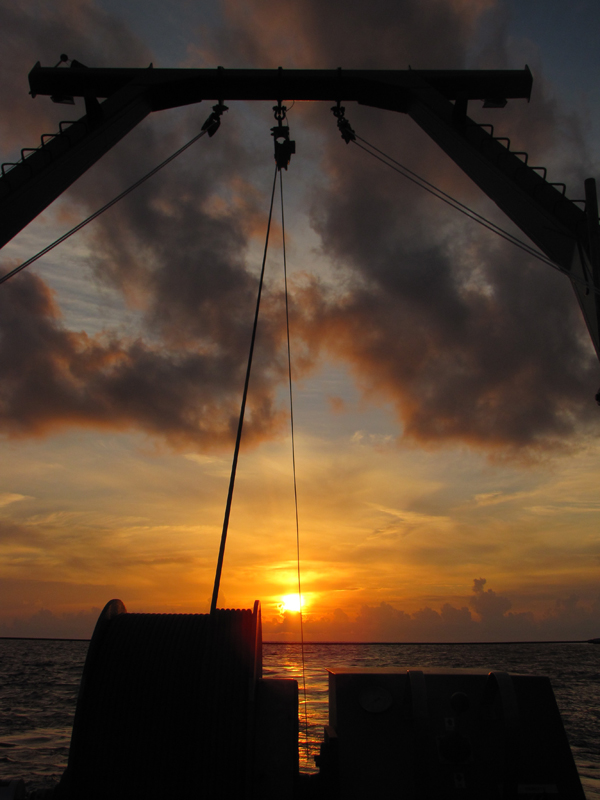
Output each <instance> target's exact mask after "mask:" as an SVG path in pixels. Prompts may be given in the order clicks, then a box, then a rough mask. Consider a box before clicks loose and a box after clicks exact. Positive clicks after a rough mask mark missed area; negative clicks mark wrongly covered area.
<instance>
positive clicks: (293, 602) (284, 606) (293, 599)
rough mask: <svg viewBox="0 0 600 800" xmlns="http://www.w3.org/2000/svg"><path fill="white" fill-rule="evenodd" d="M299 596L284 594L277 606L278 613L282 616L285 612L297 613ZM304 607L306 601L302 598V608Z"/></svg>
mask: <svg viewBox="0 0 600 800" xmlns="http://www.w3.org/2000/svg"><path fill="white" fill-rule="evenodd" d="M300 605H301V604H300V595H298V594H286V595H283V597H282V598H281V601H280V603H279V605H278V607H279V612H280V613H281V614H284V613H285V612H286V611H293V612H295V613H298V611H300ZM305 605H306V599H305V598H304V597H303V598H302V608H304V606H305Z"/></svg>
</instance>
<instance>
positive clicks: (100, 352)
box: [0, 274, 278, 447]
mask: <svg viewBox="0 0 600 800" xmlns="http://www.w3.org/2000/svg"><path fill="white" fill-rule="evenodd" d="M2 288H3V291H2V292H1V293H0V326H1V327H0V371H1V373H2V376H3V380H2V384H1V387H0V429H1V430H2V431H3V432H4V433H5V434H7V435H9V436H13V437H19V436H26V435H32V434H33V435H42V434H45V433H48V432H50V431H53V430H56V428H57V427H64V426H72V425H83V426H89V425H96V426H107V427H112V428H117V429H119V428H128V427H137V428H139V429H141V430H143V431H146V432H148V433H151V434H158V435H162V436H164V437H166V438H167V439H168V440H169V441H170V442H171V443H172V444H173V445H175V446H177V445H181V444H188V443H189V442H194V441H195V442H197V443H198V444H199V445H203V446H207V447H210V446H214V445H218V444H223V443H225V442H227V443H228V442H230V441H231V438H232V436H233V435H234V432H235V429H236V424H237V416H238V413H239V397H240V390H241V386H242V384H243V364H241V363H240V361H239V360H238V359H237V358H236V354H235V353H232V352H231V351H229V352H228V351H227V349H226V348H225V347H221V348H215V349H214V350H213V351H211V350H210V348H206V350H205V351H202V350H200V349H198V347H195V348H182V347H178V348H177V349H169V348H168V347H167V346H166V345H164V344H162V343H157V344H155V345H152V344H150V343H145V342H143V341H141V340H134V341H120V340H117V339H111V338H110V337H102V336H99V337H95V338H91V337H88V336H87V335H86V334H84V333H73V332H72V331H69V330H66V329H65V328H64V327H63V326H62V324H61V321H60V315H59V312H58V309H57V308H56V306H55V304H54V302H53V299H52V296H51V295H50V292H49V290H48V289H47V288H46V287H45V285H44V284H43V282H42V281H41V280H40V279H39V278H37V277H35V276H34V275H33V274H27V275H25V274H21V275H19V276H17V277H16V278H15V279H13V280H12V281H10V282H9V283H7V284H6V285H5V286H3V287H2ZM272 393H273V388H272V385H271V384H268V383H265V384H264V385H263V384H261V382H260V381H256V382H255V384H254V387H253V397H252V401H251V406H250V415H249V420H248V426H247V429H246V430H247V434H248V441H252V439H253V438H255V437H257V436H262V435H265V432H267V431H268V432H272V430H273V428H274V426H275V427H276V424H277V419H278V418H277V411H276V409H275V406H274V399H273V395H272Z"/></svg>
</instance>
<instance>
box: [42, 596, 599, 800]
mask: <svg viewBox="0 0 600 800" xmlns="http://www.w3.org/2000/svg"><path fill="white" fill-rule="evenodd" d="M261 653H262V637H261V617H260V605H259V603H258V602H256V603H255V604H254V609H253V610H252V611H243V610H242V611H240V610H235V611H233V610H218V611H217V612H215V613H213V614H128V613H127V612H126V610H125V607H124V605H123V603H121V601H119V600H112V601H111V602H110V603H108V605H107V606H106V607H105V609H104V611H103V612H102V614H101V616H100V619H99V620H98V624H97V626H96V630H95V631H94V635H93V637H92V640H91V642H90V647H89V651H88V656H87V660H86V663H85V668H84V672H83V678H82V682H81V689H80V693H79V700H78V704H77V711H76V715H75V722H74V725H73V736H72V741H71V748H70V753H69V762H68V768H67V770H66V772H65V774H64V776H63V779H62V781H61V784H60V787H59V789H58V790H57V792H56V794H55V797H56V798H57V800H59V798H60V800H63V798H64V800H100V798H102V800H107V798H110V800H125V799H126V798H127V800H132V799H133V800H136V799H137V798H139V799H140V800H159V798H160V800H163V798H167V797H168V798H174V799H175V798H188V797H189V798H206V799H207V800H230V799H231V800H294V798H296V799H297V800H309V798H323V800H355V799H356V800H364V798H371V797H372V798H401V800H418V799H421V800H445V799H446V798H465V800H466V799H467V798H468V799H469V800H488V799H489V800H492V798H494V799H495V798H520V797H521V796H527V797H531V798H535V797H546V796H549V797H552V798H556V800H560V798H563V800H566V799H567V798H568V800H584V794H583V791H582V788H581V784H580V782H579V777H578V774H577V770H576V768H575V764H574V762H573V758H572V755H571V751H570V749H569V745H568V742H567V738H566V735H565V732H564V729H563V726H562V722H561V719H560V715H559V712H558V709H557V706H556V702H555V700H554V695H553V693H552V689H551V686H550V682H549V680H548V679H547V678H541V677H532V676H526V675H512V676H511V675H508V674H506V673H503V672H490V673H489V674H487V673H485V672H481V671H476V670H452V669H449V670H432V669H406V668H404V669H365V670H360V669H335V670H330V673H329V725H328V726H327V727H326V728H325V736H324V741H323V744H322V746H321V755H320V757H318V759H317V763H318V765H319V767H320V771H319V773H318V774H316V775H311V776H308V775H304V776H300V774H299V763H298V687H297V683H296V681H294V680H274V679H264V678H262V676H261Z"/></svg>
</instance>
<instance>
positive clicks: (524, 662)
mask: <svg viewBox="0 0 600 800" xmlns="http://www.w3.org/2000/svg"><path fill="white" fill-rule="evenodd" d="M86 652H87V642H65V641H44V640H23V639H22V640H9V639H4V640H0V779H13V778H24V779H25V780H26V782H27V788H28V789H29V790H32V789H38V788H49V787H51V786H53V785H54V784H55V783H56V782H57V781H58V780H59V778H60V775H61V774H62V771H63V770H64V768H65V765H66V762H67V757H68V752H69V741H70V735H71V725H72V721H73V714H74V712H75V704H76V701H77V693H78V689H79V680H80V677H81V671H82V669H83V663H84V660H85V655H86ZM305 664H306V705H305V704H304V697H303V690H302V656H301V650H300V646H299V645H297V644H268V643H267V644H265V645H264V658H263V666H264V669H263V674H264V677H265V678H275V677H281V678H295V679H296V680H298V682H299V686H300V729H301V734H300V752H301V758H300V766H301V770H302V771H304V772H308V771H313V770H314V761H313V757H314V755H316V753H317V752H318V747H319V742H320V741H321V739H322V731H323V726H324V725H326V724H327V721H328V696H327V695H328V678H327V672H326V670H327V667H397V668H399V669H403V668H406V667H416V666H423V667H478V668H482V669H500V670H505V671H507V672H522V673H530V674H538V675H548V676H549V677H550V679H551V681H552V686H553V689H554V693H555V695H556V699H557V702H558V706H559V708H560V710H561V714H562V718H563V722H564V725H565V729H566V731H567V735H568V737H569V742H570V744H571V749H572V751H573V755H574V758H575V762H576V764H577V768H578V770H579V775H580V777H581V781H582V784H583V787H584V791H585V793H586V797H587V799H588V800H595V799H596V798H600V646H596V645H587V644H488V645H441V644H440V645H403V644H384V645H381V644H379V645H378V644H370V645H364V644H329V645H328V644H308V645H306V646H305ZM305 712H306V714H305ZM305 719H306V720H307V722H308V726H307V729H308V740H307V738H306V734H305V730H306V729H305Z"/></svg>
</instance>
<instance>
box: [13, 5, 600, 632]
mask: <svg viewBox="0 0 600 800" xmlns="http://www.w3.org/2000/svg"><path fill="white" fill-rule="evenodd" d="M599 24H600V7H598V5H597V4H596V3H595V2H593V0H575V2H572V3H569V4H565V3H563V2H558V1H557V0H528V2H526V3H523V2H517V1H516V0H425V1H424V0H393V2H392V0H371V1H370V2H369V3H365V2H358V0H344V2H342V0H329V2H327V3H326V4H325V3H322V2H318V0H295V2H290V0H280V2H277V3H274V2H272V0H244V2H243V3H242V2H239V0H208V1H207V2H204V3H202V4H199V3H193V2H191V0H174V1H173V2H170V3H169V4H168V5H167V4H165V3H161V2H158V0H145V1H144V2H143V3H142V2H138V1H137V0H121V1H120V2H118V3H117V2H116V1H115V0H55V1H54V2H50V3H48V2H45V3H41V2H39V0H23V2H22V3H20V4H19V5H18V6H16V5H15V4H14V3H9V2H8V0H0V26H1V28H2V30H3V48H2V55H1V56H0V58H1V60H2V71H3V80H2V82H1V83H0V103H1V105H2V108H3V112H4V113H3V115H2V118H1V119H0V151H1V156H2V161H3V162H4V161H9V162H10V161H14V160H16V158H17V157H18V155H19V150H20V149H21V148H22V147H29V146H33V145H34V144H35V143H36V142H37V141H39V137H40V135H41V134H42V133H47V132H51V131H54V130H56V129H57V128H58V123H59V121H60V120H62V119H65V118H69V119H74V118H77V116H81V115H83V113H84V110H83V103H82V102H81V101H77V105H76V107H75V108H72V107H69V106H60V105H54V104H52V103H51V102H50V100H49V98H47V97H37V98H35V99H32V98H31V97H29V96H28V84H27V74H28V72H29V70H30V69H31V67H32V66H33V65H34V64H35V63H36V62H37V61H38V60H39V61H40V62H41V63H42V65H44V66H54V65H55V64H56V63H57V62H58V60H59V56H60V54H61V53H63V52H64V53H67V54H68V56H69V57H70V58H76V59H77V60H79V61H81V62H83V63H84V64H86V65H88V66H90V67H102V66H107V67H108V66H110V67H118V66H122V67H147V66H148V64H149V63H151V62H152V63H153V64H154V66H155V67H211V68H213V67H216V66H218V65H222V66H225V67H231V68H234V67H240V68H241V67H246V68H252V67H260V68H276V67H278V66H283V67H284V68H285V67H289V68H326V69H332V68H336V67H339V66H341V67H343V68H348V69H350V68H355V69H358V68H369V69H378V68H382V69H406V68H408V66H409V65H410V66H411V67H412V68H413V69H522V68H523V67H524V65H525V64H528V65H529V67H530V68H531V70H532V72H533V76H534V83H533V92H532V97H531V101H530V102H527V101H525V100H512V101H510V102H509V104H508V105H507V107H506V108H505V109H502V110H499V109H483V108H482V107H481V103H471V104H470V106H469V114H470V116H472V117H473V118H474V119H475V120H476V121H477V122H490V123H492V124H493V125H494V127H495V130H496V133H497V134H498V135H506V136H509V137H510V139H511V143H512V148H513V149H514V150H526V151H527V152H529V153H530V158H531V162H530V163H536V164H541V165H544V166H546V167H547V169H548V175H549V180H554V181H563V182H565V183H566V184H567V195H568V196H569V197H571V198H574V199H579V198H581V197H582V196H583V181H584V179H585V178H587V177H590V176H593V177H599V176H600V145H599V144H598V141H599V134H600V114H599V108H600V89H599V88H598V84H597V80H596V76H597V75H598V71H599V69H600V63H599V62H600V54H599V52H598V48H597V31H598V25H599ZM228 106H229V111H227V112H226V114H225V115H224V117H223V121H222V125H221V128H220V130H219V131H218V133H217V134H216V135H215V136H214V137H213V138H211V139H208V138H207V137H205V138H203V139H201V140H200V141H199V142H198V143H197V144H195V145H194V146H193V147H192V148H190V149H189V150H188V151H186V153H185V154H183V155H182V156H181V157H180V158H179V159H177V160H176V161H175V162H173V163H172V164H170V165H169V166H168V167H166V168H165V169H164V170H162V171H161V172H160V174H159V175H157V176H155V177H154V178H153V179H151V180H150V181H148V182H147V183H146V184H144V186H143V187H141V188H140V189H138V190H137V191H136V192H134V193H133V194H132V195H130V196H129V197H128V198H127V199H125V200H123V201H122V202H121V203H119V204H118V205H117V206H115V207H113V208H112V209H111V210H110V211H108V212H106V214H104V215H103V216H101V217H100V218H99V219H97V220H96V221H95V222H94V223H92V224H90V225H89V226H88V227H87V228H86V229H85V230H84V231H82V232H80V233H79V234H77V235H76V236H74V237H72V238H71V239H69V241H68V242H66V243H65V244H64V245H62V246H61V247H59V248H57V249H55V250H54V251H52V253H51V254H49V255H47V256H45V257H44V258H43V259H40V260H39V261H38V262H36V264H35V265H33V266H32V267H30V268H28V269H27V270H24V271H23V272H21V273H20V274H19V275H18V276H17V277H15V278H13V279H11V280H10V281H7V282H6V283H4V284H3V285H2V286H0V371H1V372H2V381H1V383H0V437H1V441H0V448H1V451H2V457H1V459H0V636H59V637H75V638H77V637H84V638H85V637H88V636H89V635H90V634H91V632H92V630H93V626H94V624H95V621H96V619H97V616H98V614H99V611H100V609H101V608H102V607H103V606H104V604H105V603H106V602H108V601H109V600H110V599H111V598H113V597H118V598H120V599H121V600H122V601H123V602H124V603H125V605H126V607H127V609H128V610H129V611H146V612H171V613H184V612H185V613H205V612H207V611H208V608H209V604H210V597H211V594H212V584H213V578H214V570H215V566H216V558H217V552H218V546H219V539H220V534H221V527H222V524H223V514H224V509H225V500H226V496H227V487H228V482H229V474H230V468H231V459H232V455H233V444H234V438H235V430H236V426H237V418H238V413H239V406H240V401H241V393H242V387H243V380H244V371H245V366H246V359H247V354H248V348H249V342H250V332H251V326H252V318H253V311H254V305H255V301H256V292H257V285H258V274H259V270H260V264H261V257H262V251H263V247H264V239H265V232H266V224H267V215H268V207H269V199H270V187H271V182H272V179H273V170H274V162H273V150H272V148H273V144H272V138H271V136H270V128H271V127H272V126H273V124H274V119H273V116H272V107H271V106H272V104H269V103H254V104H253V103H241V102H233V101H232V102H229V103H228ZM290 106H292V103H291V102H290V103H288V107H290ZM209 113H210V104H208V103H201V104H200V105H197V106H190V107H187V108H182V109H175V110H170V111H163V112H156V113H154V114H152V115H150V116H149V117H148V118H147V119H146V120H144V121H143V122H142V123H141V124H140V125H139V126H138V127H137V128H136V129H135V130H134V131H132V132H131V133H130V134H129V135H128V136H127V137H126V138H125V139H124V140H122V141H121V142H120V143H119V144H118V145H117V146H116V147H115V148H113V150H112V151H111V152H110V153H108V154H107V155H106V156H105V157H104V158H103V159H102V160H101V161H100V162H99V163H98V164H96V165H95V166H94V167H92V168H91V169H90V170H89V171H88V172H87V173H86V174H85V175H84V176H83V177H81V178H80V179H79V180H78V181H77V182H76V183H75V184H74V185H73V186H72V187H71V188H70V189H69V190H68V191H67V192H65V193H64V195H63V196H62V197H61V198H60V199H59V200H57V201H56V202H55V203H54V204H53V205H52V206H50V207H49V208H48V209H47V210H46V211H45V212H44V213H43V214H41V215H40V216H39V217H38V218H37V219H36V220H35V221H34V222H32V223H31V224H30V225H29V226H28V227H27V228H26V229H25V230H24V231H22V232H21V233H20V234H19V235H18V236H16V237H15V238H14V239H13V240H12V241H11V242H10V243H9V244H8V245H6V246H5V248H4V249H3V250H2V253H0V272H2V273H3V272H5V271H7V270H8V269H10V268H12V267H14V266H16V265H18V264H19V263H21V262H22V261H23V260H25V259H26V258H28V257H30V256H31V255H33V254H34V253H36V252H37V251H38V250H40V249H41V248H42V247H44V246H46V245H47V244H48V243H50V242H51V241H53V240H54V239H55V238H56V237H57V236H58V235H60V234H62V233H64V232H65V231H66V230H68V229H69V228H70V227H71V226H73V225H75V224H76V223H77V222H79V221H80V220H81V219H83V218H84V217H86V216H87V215H88V214H90V213H92V212H93V211H95V210H96V209H97V208H99V207H100V206H102V205H103V204H104V203H106V202H107V201H108V200H110V199H112V197H114V196H116V195H117V194H118V193H119V192H121V191H122V190H123V189H125V188H127V186H129V185H130V184H131V183H133V182H134V181H135V180H137V179H138V178H139V177H141V176H142V175H144V174H145V173H146V172H147V171H149V170H150V169H151V168H153V167H154V166H156V164H158V163H159V162H160V161H162V160H163V159H164V158H166V157H167V156H168V155H170V154H171V153H172V152H173V151H174V150H175V149H177V147H179V146H181V145H182V144H183V143H185V142H186V141H188V140H189V139H190V138H192V136H193V135H195V134H196V133H197V132H198V131H199V129H200V126H201V125H202V123H203V122H204V120H205V119H206V117H207V116H208V114H209ZM346 116H347V117H348V119H349V120H350V123H351V124H352V126H353V127H354V129H355V130H356V132H357V133H358V134H359V135H360V136H362V137H363V138H364V139H366V140H367V141H369V142H371V143H373V144H374V145H376V146H377V147H379V148H380V149H381V150H383V151H384V152H386V153H388V154H389V155H391V156H392V157H393V158H395V159H397V160H398V161H400V162H402V163H403V164H406V165H407V166H408V167H409V168H410V169H412V170H413V171H415V172H417V173H418V174H420V175H422V176H424V177H425V178H427V179H428V180H429V181H431V182H432V183H434V184H435V185H437V186H439V187H440V188H442V189H443V190H444V191H446V192H448V193H450V194H452V195H453V196H455V197H457V198H458V199H460V201H461V202H463V203H466V204H468V205H469V206H471V207H472V208H474V209H476V210H477V211H478V212H479V213H481V214H484V215H485V216H487V217H488V218H490V219H492V220H494V221H495V222H496V223H498V224H500V225H502V226H504V227H507V228H508V229H510V230H513V228H512V227H511V223H510V221H508V220H507V219H506V218H505V217H504V215H503V214H502V212H500V211H499V210H498V209H497V208H496V207H495V206H494V204H493V203H492V202H491V201H490V200H489V199H488V198H486V197H485V196H484V195H483V194H482V193H481V192H480V190H479V189H478V188H477V187H476V186H475V185H474V184H473V183H471V181H470V180H469V179H468V178H467V177H466V176H465V175H464V174H462V173H461V171H460V170H459V169H458V167H456V166H455V165H454V164H453V163H452V162H451V161H450V160H449V159H448V157H447V156H446V155H445V154H444V153H443V152H442V151H441V150H440V149H439V148H438V147H437V146H436V145H435V144H434V143H433V142H431V141H430V140H428V138H427V137H426V135H425V134H424V133H423V132H422V131H421V130H420V129H419V128H418V127H417V126H416V125H415V123H414V122H412V120H411V119H410V118H408V117H407V116H404V115H401V114H395V113H392V112H384V111H380V110H376V109H370V108H366V107H361V106H358V105H357V104H355V103H347V104H346ZM288 122H289V125H290V131H291V136H292V138H293V139H294V140H295V141H296V149H297V154H296V155H295V156H294V157H293V159H292V161H291V164H290V167H289V170H288V171H287V172H285V173H284V180H283V183H284V196H285V201H284V203H285V228H286V249H287V261H288V270H289V291H290V295H289V303H290V328H291V352H292V371H293V377H294V414H295V434H296V453H295V456H296V466H297V482H298V514H299V531H300V552H301V575H302V594H303V602H304V606H303V617H304V632H305V637H306V638H307V639H308V640H313V641H319V640H320V641H445V642H450V641H502V640H556V639H587V638H591V637H594V636H600V587H599V582H598V570H599V568H600V500H599V499H598V490H597V486H598V481H599V478H600V425H599V421H600V409H599V408H598V406H597V405H596V403H595V400H594V395H595V393H596V392H597V391H598V387H599V385H600V367H599V364H598V361H597V359H596V357H595V354H594V351H593V347H592V345H591V342H590V339H589V336H588V334H587V330H586V328H585V325H584V323H583V320H582V317H581V314H580V311H579V308H578V305H577V301H576V298H575V295H574V292H573V290H572V287H571V285H570V283H569V281H568V280H567V279H566V278H565V277H564V276H563V275H560V274H558V273H557V272H555V271H553V270H552V269H551V268H550V267H548V266H547V265H544V264H542V263H541V262H539V261H538V260H536V259H534V258H531V257H530V256H528V255H526V254H525V253H523V252H522V251H521V250H518V249H517V248H515V247H513V246H512V245H510V244H509V243H507V242H505V241H503V240H501V239H500V238H498V237H497V236H494V235H493V234H492V233H490V232H489V231H487V230H485V229H483V228H481V227H479V226H476V225H474V223H472V222H470V221H469V220H466V219H465V218H464V217H462V216H461V215H459V214H457V213H456V212H455V211H454V210H452V209H450V208H448V207H447V206H445V205H443V204H442V203H440V202H439V201H438V200H436V199H435V198H432V197H431V196H430V195H428V194H426V193H425V192H423V191H422V190H421V189H420V188H418V187H416V186H414V185H413V184H411V183H409V182H407V181H405V180H404V179H403V178H402V177H401V176H400V175H398V174H397V173H395V172H393V171H392V170H390V169H387V168H386V167H385V166H383V165H382V164H380V163H378V162H377V161H375V160H374V159H373V158H372V157H370V156H369V155H368V154H367V153H365V152H364V151H361V150H359V148H357V147H355V146H354V145H346V144H345V143H344V142H343V141H342V140H341V138H340V136H339V133H338V131H337V129H336V127H335V119H334V118H333V116H332V114H331V113H330V110H329V106H328V104H324V103H315V104H307V103H297V104H294V105H293V107H291V108H289V111H288ZM281 233H282V229H281V218H280V213H279V210H278V209H277V208H276V211H275V216H274V223H273V228H272V233H271V243H270V247H269V256H268V259H267V271H266V285H265V294H264V297H263V304H262V308H261V317H260V321H259V329H258V336H257V344H256V351H255V361H254V365H253V373H252V379H251V383H250V391H249V399H248V409H247V417H246V423H245V429H244V437H243V440H242V448H241V454H240V460H239V465H238V473H237V481H236V489H235V494H234V499H233V506H232V513H231V521H230V526H229V536H228V543H227V550H226V554H225V564H224V570H223V577H222V582H221V589H220V595H219V605H220V606H221V607H236V608H240V607H241V608H251V607H252V603H253V601H254V600H255V599H260V600H261V603H262V613H263V626H264V638H265V639H267V640H274V641H289V640H295V639H297V637H298V633H299V615H298V613H297V612H296V611H295V610H294V608H295V607H296V606H297V603H295V600H294V596H296V595H297V593H298V585H297V560H296V529H295V512H294V487H293V481H292V451H291V442H290V421H289V398H288V395H287V361H286V340H285V303H284V294H283V267H282V246H281Z"/></svg>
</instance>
